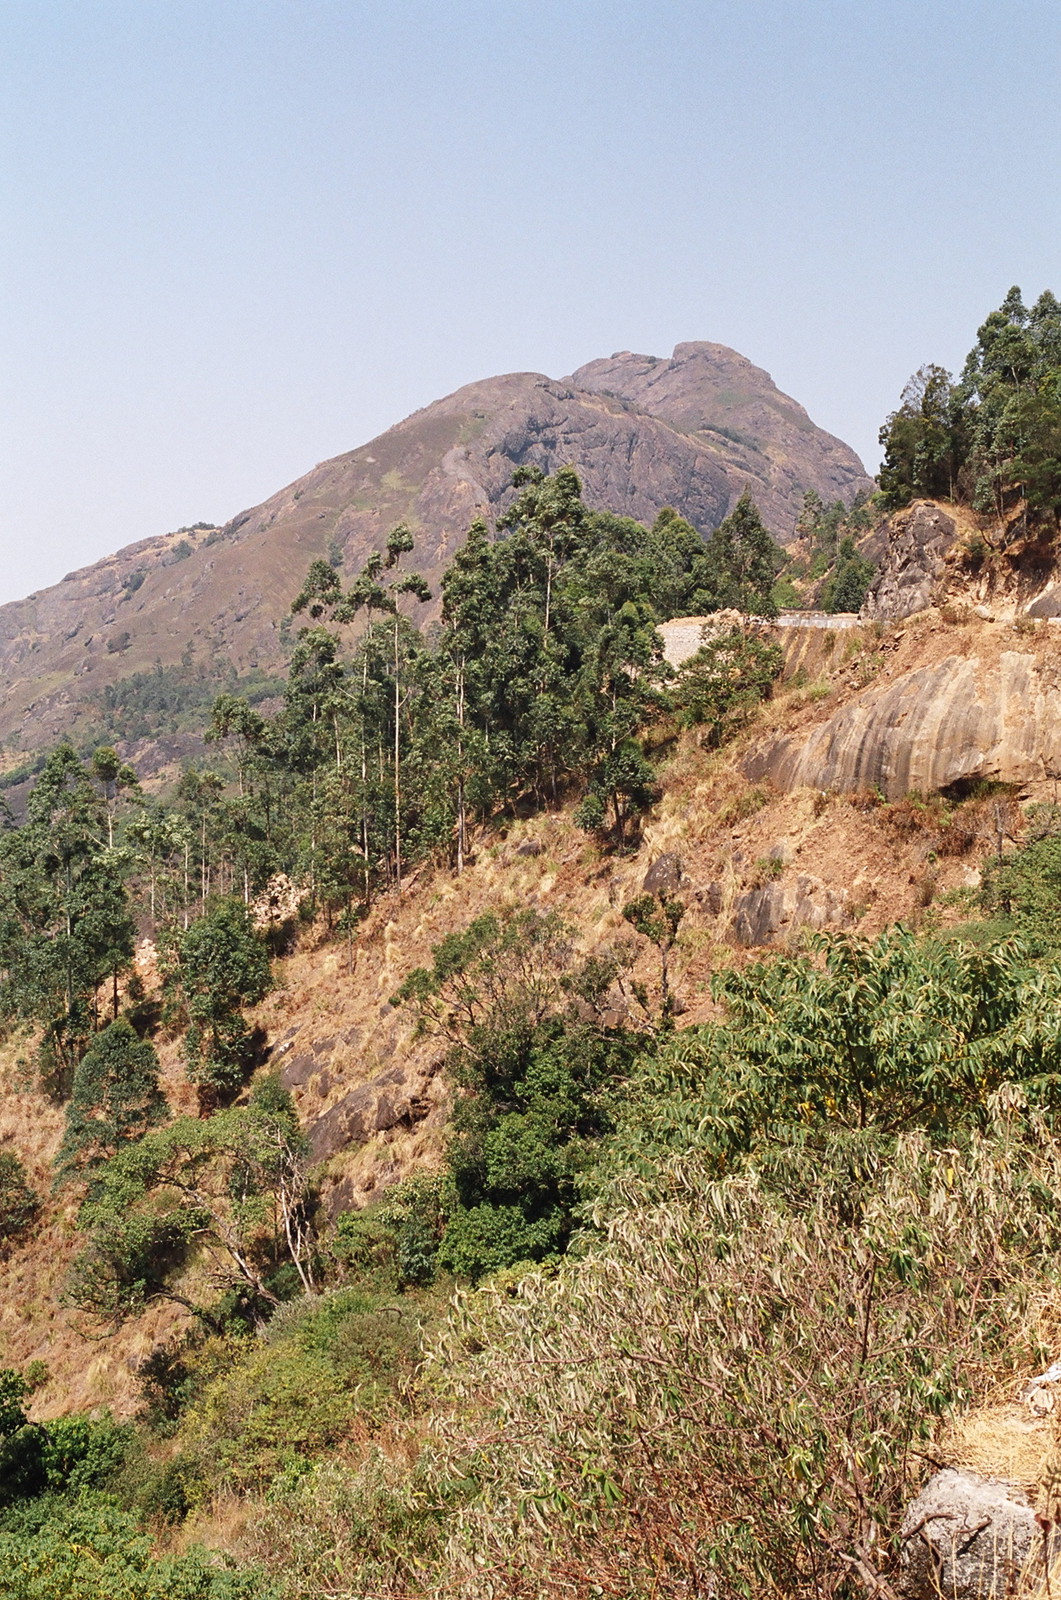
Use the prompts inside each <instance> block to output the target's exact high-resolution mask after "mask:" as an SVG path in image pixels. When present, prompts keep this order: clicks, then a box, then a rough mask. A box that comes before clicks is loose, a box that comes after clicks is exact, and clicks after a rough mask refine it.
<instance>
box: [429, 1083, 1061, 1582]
mask: <svg viewBox="0 0 1061 1600" xmlns="http://www.w3.org/2000/svg"><path fill="white" fill-rule="evenodd" d="M1018 1104H1019V1103H1018V1102H1014V1101H1013V1100H1012V1099H1010V1100H1007V1099H1006V1097H1003V1098H1002V1099H1000V1100H999V1101H997V1102H996V1110H997V1113H998V1118H999V1120H998V1121H997V1122H993V1123H992V1124H991V1125H990V1126H989V1127H988V1128H987V1129H986V1130H985V1132H984V1134H982V1135H980V1134H977V1135H974V1136H972V1137H971V1138H970V1139H968V1140H965V1141H963V1143H962V1146H961V1148H960V1150H959V1149H954V1148H952V1149H948V1150H939V1151H937V1150H935V1149H933V1147H932V1146H931V1144H930V1143H929V1142H928V1141H927V1140H926V1139H925V1138H924V1136H923V1135H920V1134H915V1135H906V1136H904V1137H903V1138H902V1139H900V1141H899V1142H898V1144H897V1145H896V1146H894V1147H889V1148H888V1149H887V1151H886V1152H885V1151H883V1150H882V1149H881V1148H880V1147H879V1145H878V1144H877V1143H876V1141H875V1140H874V1139H873V1138H872V1137H867V1136H865V1135H862V1136H859V1138H858V1140H857V1146H858V1148H857V1159H856V1160H852V1151H851V1150H850V1149H847V1148H845V1147H844V1145H843V1144H841V1145H839V1146H838V1147H837V1148H836V1149H835V1150H834V1151H829V1150H823V1149H822V1148H821V1147H819V1148H818V1149H816V1150H814V1151H813V1152H807V1153H806V1154H805V1155H804V1156H802V1157H800V1158H798V1159H797V1160H796V1161H795V1162H794V1168H793V1171H792V1173H791V1174H790V1180H789V1182H788V1183H787V1184H786V1185H784V1186H780V1185H778V1184H776V1183H774V1182H766V1181H764V1179H763V1177H762V1176H761V1174H760V1173H759V1172H758V1171H757V1170H756V1169H754V1168H752V1169H749V1170H748V1171H746V1172H745V1173H743V1174H742V1175H740V1176H739V1177H732V1178H722V1179H719V1178H716V1177H714V1176H713V1172H712V1168H711V1166H705V1164H704V1163H703V1162H702V1161H701V1160H699V1159H697V1158H695V1157H693V1158H691V1159H690V1158H684V1159H681V1160H679V1161H676V1162H674V1163H672V1164H671V1165H670V1166H668V1167H667V1168H666V1181H665V1182H663V1183H661V1182H660V1180H659V1179H654V1180H653V1182H652V1183H651V1184H650V1186H649V1188H648V1190H647V1191H646V1190H644V1189H642V1187H641V1186H640V1185H639V1183H638V1181H637V1178H636V1176H635V1175H633V1174H631V1175H630V1176H629V1177H628V1178H627V1180H626V1183H625V1185H624V1194H623V1200H622V1203H621V1204H620V1205H619V1206H618V1207H616V1208H615V1209H614V1210H611V1211H610V1212H609V1214H607V1215H606V1216H604V1217H602V1218H601V1222H602V1225H603V1226H604V1228H605V1232H606V1243H605V1244H604V1245H603V1246H602V1247H600V1248H599V1249H598V1250H596V1251H594V1252H592V1253H591V1254H590V1255H589V1256H588V1257H587V1258H585V1259H583V1260H581V1261H579V1262H578V1263H574V1262H572V1263H570V1264H565V1265H564V1266H562V1267H561V1269H560V1271H559V1273H558V1274H557V1275H556V1276H555V1277H552V1278H546V1277H541V1276H531V1277H528V1278H525V1279H524V1280H523V1282H522V1283H521V1285H520V1287H519V1292H518V1293H517V1294H516V1295H515V1297H513V1296H512V1295H510V1294H506V1293H503V1292H493V1293H491V1292H489V1291H486V1292H483V1293H480V1294H479V1295H478V1296H476V1297H473V1298H472V1299H469V1300H467V1301H465V1302H464V1306H463V1309H462V1310H461V1311H460V1313H459V1314H458V1315H457V1317H456V1318H455V1320H454V1323H453V1324H452V1327H451V1329H450V1332H449V1334H448V1337H447V1342H446V1343H445V1344H444V1346H443V1348H442V1350H441V1352H440V1358H441V1359H442V1360H443V1361H444V1362H445V1364H446V1369H447V1371H448V1372H449V1373H450V1375H451V1376H452V1374H453V1372H454V1371H456V1372H457V1373H458V1374H459V1384H460V1387H461V1391H462V1393H463V1394H464V1396H465V1399H466V1402H467V1404H468V1405H469V1406H471V1407H472V1408H473V1409H474V1410H476V1411H478V1410H479V1408H480V1407H482V1406H483V1404H484V1403H486V1405H487V1407H488V1414H489V1416H490V1418H491V1422H492V1425H493V1427H492V1431H491V1433H490V1435H489V1438H490V1444H489V1446H488V1447H487V1448H484V1449H483V1450H482V1451H481V1453H479V1454H477V1455H475V1456H473V1457H472V1460H471V1462H470V1464H469V1470H470V1471H472V1472H473V1473H474V1475H475V1477H476V1480H477V1483H478V1487H479V1492H478V1495H477V1497H476V1498H475V1500H474V1501H473V1502H472V1503H471V1504H470V1505H469V1507H468V1508H467V1509H466V1510H464V1511H463V1512H462V1513H461V1514H460V1518H459V1527H460V1534H459V1537H458V1538H457V1539H456V1540H454V1541H453V1542H452V1543H451V1547H450V1548H451V1553H452V1555H451V1559H452V1562H453V1567H452V1568H451V1569H450V1574H449V1589H448V1592H453V1593H455V1592H457V1591H458V1588H459V1592H461V1593H462V1594H464V1595H479V1596H484V1597H485V1596H490V1597H494V1596H502V1595H504V1596H527V1597H528V1600H529V1597H531V1596H535V1597H542V1596H560V1595H565V1594H569V1593H572V1592H575V1593H594V1592H602V1593H607V1594H611V1595H615V1596H623V1597H629V1600H634V1597H639V1596H642V1595H644V1594H645V1593H648V1592H652V1593H654V1594H657V1595H673V1596H677V1595H687V1594H709V1593H717V1594H721V1595H727V1596H736V1595H743V1594H748V1593H763V1592H766V1591H770V1592H780V1593H784V1594H790V1595H800V1594H811V1593H813V1594H816V1595H821V1596H833V1595H836V1596H839V1595H845V1596H846V1595H852V1594H855V1593H862V1592H865V1589H866V1588H870V1589H873V1588H875V1587H876V1586H877V1583H878V1581H879V1579H878V1575H879V1574H887V1573H888V1572H889V1571H890V1570H891V1569H892V1568H893V1566H894V1564H895V1560H896V1556H897V1547H896V1529H897V1525H898V1521H899V1513H900V1510H901V1507H902V1504H903V1501H904V1498H905V1496H906V1495H907V1494H908V1493H909V1492H910V1490H911V1486H912V1485H913V1484H914V1483H916V1481H917V1479H918V1476H919V1473H920V1470H921V1465H920V1462H921V1457H920V1454H919V1452H924V1451H928V1452H929V1453H931V1447H930V1445H929V1444H928V1442H927V1441H928V1440H929V1439H930V1437H931V1433H932V1428H933V1419H934V1418H935V1417H936V1416H938V1415H939V1414H940V1413H941V1412H944V1411H946V1409H947V1408H949V1407H951V1406H954V1405H956V1404H959V1403H960V1402H961V1401H962V1400H963V1399H964V1398H966V1397H968V1396H969V1395H970V1394H971V1393H972V1392H974V1391H975V1390H976V1388H977V1387H979V1386H980V1385H982V1384H984V1383H985V1382H986V1381H988V1379H989V1378H990V1380H991V1381H997V1379H998V1376H999V1372H1000V1371H1001V1370H1005V1368H1006V1367H1007V1366H1008V1365H1010V1364H1018V1365H1019V1364H1023V1363H1024V1362H1027V1361H1029V1360H1031V1361H1035V1360H1037V1359H1040V1358H1041V1355H1042V1349H1041V1347H1040V1346H1038V1345H1037V1343H1036V1339H1035V1336H1034V1332H1033V1330H1032V1328H1031V1326H1030V1321H1029V1320H1028V1318H1027V1306H1028V1301H1029V1298H1032V1299H1034V1297H1035V1295H1036V1294H1037V1293H1038V1292H1039V1291H1040V1289H1045V1288H1046V1286H1048V1285H1049V1286H1051V1287H1052V1286H1054V1285H1055V1283H1056V1254H1055V1253H1056V1250H1057V1247H1058V1244H1059V1243H1061V1149H1059V1147H1058V1145H1057V1143H1056V1141H1055V1140H1054V1139H1053V1138H1052V1136H1051V1135H1050V1134H1049V1133H1048V1131H1047V1130H1046V1129H1044V1128H1042V1127H1041V1126H1036V1125H1035V1124H1034V1123H1033V1124H1032V1126H1031V1127H1029V1129H1028V1132H1029V1134H1030V1137H1028V1138H1026V1137H1025V1134H1024V1119H1023V1117H1022V1116H1021V1115H1020V1114H1019V1111H1018V1109H1017V1108H1018ZM662 1187H665V1188H666V1191H667V1197H666V1199H665V1200H660V1199H658V1198H657V1196H658V1194H659V1191H660V1189H661V1188H662ZM469 1351H471V1352H473V1353H472V1354H471V1355H469V1354H467V1353H466V1352H469ZM484 1426H485V1419H484V1423H482V1424H480V1427H484ZM454 1568H455V1569H456V1570H453V1569H454ZM596 1586H600V1587H599V1589H598V1588H597V1587H596Z"/></svg>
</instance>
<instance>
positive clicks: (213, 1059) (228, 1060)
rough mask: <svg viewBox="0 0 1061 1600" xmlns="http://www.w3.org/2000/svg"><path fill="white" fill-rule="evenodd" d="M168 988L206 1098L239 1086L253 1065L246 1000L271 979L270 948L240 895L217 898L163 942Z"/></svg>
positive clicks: (191, 1072)
mask: <svg viewBox="0 0 1061 1600" xmlns="http://www.w3.org/2000/svg"><path fill="white" fill-rule="evenodd" d="M163 966H164V972H165V980H166V990H167V994H168V996H169V998H170V1001H171V1003H173V1004H174V1005H175V1007H177V1008H179V1009H180V1011H181V1012H182V1013H183V1015H184V1018H185V1020H186V1022H187V1029H186V1032H185V1035H184V1057H185V1061H186V1063H187V1068H188V1076H189V1077H190V1078H191V1080H192V1082H193V1083H195V1084H198V1085H199V1086H200V1093H201V1096H203V1095H205V1096H206V1098H207V1099H210V1098H214V1099H215V1100H216V1096H217V1095H219V1094H231V1093H232V1092H234V1091H235V1090H236V1089H238V1088H239V1086H240V1084H241V1083H242V1082H243V1080H244V1078H245V1077H246V1075H247V1071H248V1068H249V1065H250V1043H251V1037H250V1030H249V1029H248V1027H247V1025H246V1022H245V1021H244V1018H243V1007H244V1005H253V1004H255V1003H256V1002H257V1001H258V1000H261V999H262V997H263V996H264V995H265V994H267V993H268V991H269V987H270V985H271V983H272V971H271V967H270V963H269V952H268V950H267V949H266V946H265V943H264V941H263V940H262V939H261V937H260V936H259V934H258V932H257V930H256V928H255V926H254V921H253V918H252V917H251V914H250V912H249V910H248V909H247V907H246V906H245V905H244V904H243V902H242V901H241V900H236V899H233V898H221V899H218V900H216V901H214V902H213V903H212V904H211V905H209V906H208V908H207V910H206V911H205V913H204V914H203V915H202V916H201V917H198V918H196V920H195V921H194V922H193V923H192V924H191V926H190V927H189V928H186V929H184V930H183V931H178V930H176V929H173V930H170V933H169V937H168V938H167V940H166V941H165V944H164V947H163Z"/></svg>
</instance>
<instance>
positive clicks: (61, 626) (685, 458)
mask: <svg viewBox="0 0 1061 1600" xmlns="http://www.w3.org/2000/svg"><path fill="white" fill-rule="evenodd" d="M527 464H532V465H536V466H539V467H541V468H542V469H543V470H544V471H546V472H551V471H554V470H555V469H556V468H557V467H558V466H562V465H566V464H570V465H573V466H574V467H576V468H577V470H578V472H579V473H580V474H581V476H582V479H583V482H584V486H585V494H586V499H587V501H588V503H589V504H590V505H592V506H595V507H601V508H608V509H609V510H613V511H618V512H621V513H623V514H625V515H628V516H631V517H634V518H636V519H638V520H640V521H650V520H651V519H652V518H653V517H654V516H655V515H656V513H657V512H658V511H659V510H660V508H661V507H662V506H665V505H673V506H675V507H677V509H678V510H680V511H681V512H682V514H683V515H684V516H686V517H687V518H688V519H689V521H690V522H691V523H693V525H694V526H695V527H697V528H698V529H699V530H700V532H701V533H704V534H707V533H709V532H710V531H711V529H712V528H715V527H717V525H718V523H719V522H720V521H721V520H722V518H723V517H724V516H725V515H726V513H727V512H728V511H729V510H730V509H731V507H732V506H733V504H734V503H735V501H736V500H737V498H738V497H739V496H740V494H741V493H742V492H743V491H744V489H745V488H749V489H750V490H751V492H752V494H753V496H754V498H755V500H756V502H757V504H758V505H759V508H760V510H761V512H762V514H763V518H764V520H765V521H766V523H767V525H768V526H769V527H770V529H771V531H772V532H773V533H774V534H775V536H776V537H777V538H778V539H780V540H781V541H782V542H784V541H786V540H788V539H790V538H791V537H792V533H793V530H794V526H795V521H796V517H797V515H798V512H799V507H800V502H801V498H802V495H803V493H804V492H805V491H806V490H808V489H814V490H816V491H817V493H818V494H820V495H821V497H822V499H823V500H825V501H826V502H831V501H835V500H837V499H842V500H845V501H850V500H851V499H853V497H854V496H855V495H856V494H857V493H858V492H859V491H860V490H862V491H868V490H869V489H870V488H871V487H872V486H871V484H870V481H869V479H868V478H867V476H866V474H865V471H864V469H863V467H862V463H861V462H860V461H859V459H858V457H857V456H856V455H855V454H854V452H853V451H852V450H850V449H849V448H848V447H847V446H846V445H845V444H843V443H841V441H840V440H838V439H835V438H833V437H832V436H831V435H830V434H827V433H825V432H823V431H822V430H821V429H820V428H818V427H816V426H815V424H814V423H813V422H812V421H811V419H810V417H809V416H808V415H807V413H806V411H804V409H803V407H802V406H800V405H798V404H797V402H796V401H795V400H792V399H790V398H789V396H788V395H785V394H782V392H781V391H780V390H779V389H778V388H777V387H776V385H775V384H774V382H773V380H772V379H771V378H770V376H769V374H768V373H766V372H764V371H763V370H762V369H761V368H760V367H756V366H754V365H753V364H752V363H751V362H750V361H748V360H746V359H745V358H744V357H743V356H741V355H738V354H737V353H736V351H733V350H729V349H727V348H726V347H725V346H724V345H718V344H709V343H691V344H680V345H678V346H677V347H676V348H675V350H674V353H673V355H672V356H671V357H670V359H666V358H660V357H656V356H645V355H634V354H631V353H630V352H628V351H624V352H621V353H620V354H618V355H613V356H612V357H610V358H609V359H605V360H598V361H591V362H590V363H589V364H588V365H586V366H583V367H580V368H579V369H578V371H577V372H575V373H574V374H572V375H571V376H570V377H568V378H563V379H561V380H559V381H554V380H553V379H551V378H547V377H543V376H542V375H541V374H540V373H533V372H521V373H510V374H507V375H505V376H503V377H496V378H487V379H485V380H483V381H481V382H478V383H472V384H468V385H467V386H465V387H464V388H462V389H458V390H457V391H456V393H455V394H452V395H449V396H447V397H446V398H445V399H443V400H438V401H436V402H435V403H434V404H433V405H430V406H427V407H425V408H424V409H423V410H421V411H417V412H414V413H413V415H412V416H410V417H407V418H406V419H405V421H404V422H400V423H398V424H397V426H396V427H393V428H391V429H389V430H388V431H387V432H386V433H384V434H381V435H380V436H379V438H377V439H374V440H372V441H371V442H370V443H368V444H366V445H362V446H361V447H360V448H358V449H356V450H351V451H349V452H348V453H346V454H345V455H340V456H336V457H335V458H334V459H332V460H330V461H325V462H322V463H321V464H320V465H319V466H316V467H314V468H313V470H312V471H311V472H308V473H306V475H305V476H304V477H302V478H299V479H298V480H297V482H295V483H292V484H289V485H288V486H287V488H284V489H281V490H280V491H279V492H278V493H277V494H275V495H273V496H272V497H271V498H270V499H268V500H266V501H265V502H264V503H263V504H262V505H259V506H255V507H254V508H252V509H251V510H248V511H243V512H241V513H240V514H239V515H238V516H236V517H233V518H232V520H231V521H230V522H228V523H227V524H226V525H225V526H224V527H221V528H210V527H205V526H202V527H197V528H194V529H182V530H180V531H179V533H176V534H171V535H166V536H161V537H156V538H151V539H146V540H142V541H140V542H138V543H136V544H133V545H129V546H128V547H127V548H125V549H124V550H121V551H119V552H118V553H117V554H116V555H112V556H108V557H106V558H105V559H104V560H102V561H98V562H96V563H94V564H93V565H92V566H89V567H85V568H82V569H81V570H80V571H77V572H73V573H70V574H69V575H68V576H67V577H66V578H64V579H63V581H62V582H61V583H58V584H55V585H54V586H52V587H51V588H48V589H44V590H41V591H40V592H39V593H36V594H33V595H30V596H29V598H28V599H26V600H22V601H16V602H13V603H11V604H9V605H6V606H3V607H0V677H2V680H3V683H4V696H3V703H2V705H0V739H3V740H5V741H7V742H8V747H9V748H14V749H16V750H20V751H22V752H27V751H29V752H31V751H34V750H37V749H40V748H42V747H44V746H46V745H48V744H51V743H54V741H55V739H56V738H57V737H59V736H60V735H61V734H62V733H64V732H66V731H68V730H70V729H71V728H74V727H76V726H77V725H78V724H79V723H81V722H82V721H85V720H86V719H87V720H92V717H93V713H94V708H95V707H97V706H98V705H99V703H100V698H101V696H102V694H103V693H104V691H105V689H106V686H107V685H110V684H113V683H115V682H117V681H119V680H123V679H128V678H129V677H130V676H131V675H133V674H135V673H138V672H145V671H151V670H152V669H153V668H154V667H155V664H156V663H161V664H162V665H163V666H170V665H173V664H176V663H178V662H180V661H181V659H182V657H183V658H185V659H187V658H188V653H189V651H190V652H191V653H192V655H193V656H194V657H195V658H196V659H197V660H198V661H199V662H200V663H209V664H211V665H214V664H216V663H217V662H218V661H222V662H224V663H225V664H226V665H228V664H229V663H231V665H232V666H233V667H234V668H235V670H236V671H237V672H239V673H247V672H253V671H254V670H256V669H257V670H258V671H259V672H262V673H269V672H271V671H274V670H275V669H276V668H278V667H279V666H280V664H281V663H282V661H283V659H284V653H285V652H284V640H283V637H282V634H281V626H282V623H283V619H284V617H285V615H286V614H287V612H288V609H289V607H290V604H291V600H292V598H293V596H294V595H295V593H296V592H297V590H298V588H299V585H300V583H301V580H302V578H303V576H304V574H305V572H306V569H307V567H308V565H309V563H310V561H311V560H313V559H314V558H315V557H318V556H329V557H330V558H331V559H333V560H335V561H340V562H341V564H342V566H343V568H344V570H345V572H346V573H347V575H350V574H352V573H353V572H354V571H355V570H356V569H357V567H358V566H359V565H360V563H361V562H362V560H363V559H364V558H365V556H366V555H367V554H368V553H369V552H370V551H371V550H373V549H375V548H378V547H379V546H380V545H381V543H382V541H383V540H384V538H385V537H386V534H387V533H388V531H389V530H390V529H391V528H392V527H393V526H394V525H395V524H396V523H398V522H406V523H407V524H408V525H409V527H410V528H411V529H412V531H413V533H414V535H415V538H416V552H415V563H416V565H417V566H418V567H419V569H420V570H421V571H422V572H423V573H424V575H425V577H426V578H427V579H428V582H429V583H431V585H432V587H433V589H434V590H435V593H436V600H435V602H434V604H435V605H436V607H437V582H438V579H439V577H440V576H441V574H442V572H443V571H444V570H445V568H446V567H447V565H448V564H449V562H450V560H451V558H452V556H453V552H454V550H455V548H456V547H457V546H458V545H459V544H460V543H461V541H462V540H463V537H464V534H465V532H466V530H467V528H468V525H469V523H470V522H471V521H472V520H473V519H474V518H476V517H483V518H485V519H486V520H487V521H488V522H491V523H492V522H493V520H494V519H495V518H496V517H497V515H498V514H499V513H500V512H501V511H502V510H503V509H504V507H505V506H506V505H507V503H508V499H509V496H510V492H511V491H510V485H511V479H512V473H513V470H514V469H515V468H516V467H518V466H520V465H527Z"/></svg>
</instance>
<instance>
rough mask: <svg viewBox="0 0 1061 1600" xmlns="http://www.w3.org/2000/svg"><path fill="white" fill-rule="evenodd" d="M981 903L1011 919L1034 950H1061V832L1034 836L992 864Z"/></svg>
mask: <svg viewBox="0 0 1061 1600" xmlns="http://www.w3.org/2000/svg"><path fill="white" fill-rule="evenodd" d="M1055 825H1056V824H1055ZM981 903H982V905H983V907H984V909H985V911H988V912H994V913H996V914H1001V915H1003V916H1005V917H1007V918H1008V919H1009V920H1010V922H1011V923H1012V925H1013V927H1014V928H1015V929H1016V930H1017V931H1018V932H1020V933H1021V934H1022V935H1023V936H1024V937H1025V938H1026V939H1027V940H1028V941H1029V942H1030V943H1031V945H1032V946H1033V947H1034V948H1036V949H1038V950H1040V951H1047V952H1049V953H1050V954H1055V953H1057V952H1058V951H1059V950H1061V833H1057V832H1048V833H1045V834H1043V835H1042V836H1040V837H1038V838H1035V837H1033V838H1032V840H1031V842H1030V843H1028V844H1026V845H1024V847H1023V848H1022V849H1020V850H1015V851H1014V852H1013V854H1012V855H1008V856H1003V857H1002V858H1001V860H995V861H991V862H988V864H987V867H986V869H985V872H984V884H983V890H982V892H981Z"/></svg>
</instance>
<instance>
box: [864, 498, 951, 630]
mask: <svg viewBox="0 0 1061 1600" xmlns="http://www.w3.org/2000/svg"><path fill="white" fill-rule="evenodd" d="M956 531H957V530H956V527H955V523H954V519H953V518H952V517H949V516H948V515H947V513H946V512H945V511H943V510H941V508H940V507H939V506H937V505H934V504H933V503H932V502H931V501H928V500H915V502H914V504H913V505H912V506H909V507H908V508H907V509H906V510H905V511H899V512H896V514H895V516H894V517H893V518H892V519H891V522H890V524H889V526H888V542H887V546H886V548H885V551H884V556H883V559H882V561H881V564H880V567H879V568H878V571H877V575H876V577H875V578H874V579H873V582H872V583H871V584H870V589H869V593H868V594H867V596H866V599H865V603H864V604H863V607H862V613H861V614H862V616H863V617H864V618H866V619H867V620H869V621H882V622H899V621H901V620H902V618H903V617H910V616H913V614H914V613H915V612H917V611H924V610H926V609H927V608H928V607H929V606H930V605H932V604H933V601H934V600H935V598H936V595H937V591H938V589H939V587H940V583H941V580H942V579H943V577H944V575H945V573H946V556H947V553H948V552H949V551H950V549H951V548H952V546H953V544H954V540H955V534H956Z"/></svg>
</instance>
